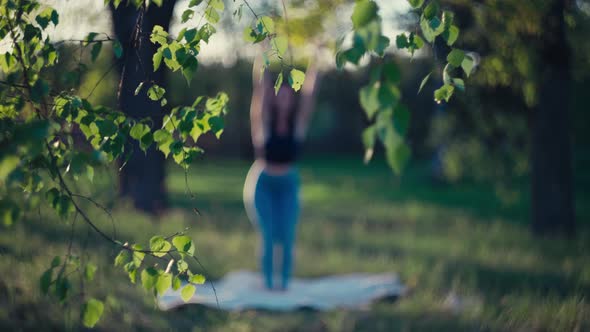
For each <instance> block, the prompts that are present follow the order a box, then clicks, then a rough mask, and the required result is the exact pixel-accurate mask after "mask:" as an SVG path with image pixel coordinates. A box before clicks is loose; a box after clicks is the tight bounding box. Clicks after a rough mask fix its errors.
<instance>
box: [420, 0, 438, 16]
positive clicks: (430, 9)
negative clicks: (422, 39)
mask: <svg viewBox="0 0 590 332" xmlns="http://www.w3.org/2000/svg"><path fill="white" fill-rule="evenodd" d="M439 10H440V5H439V4H438V0H432V1H430V3H429V4H428V5H427V6H426V8H424V14H423V15H424V17H425V18H426V19H427V20H430V19H432V18H433V17H435V16H436V15H438V12H439Z"/></svg>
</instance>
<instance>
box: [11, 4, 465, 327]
mask: <svg viewBox="0 0 590 332" xmlns="http://www.w3.org/2000/svg"><path fill="white" fill-rule="evenodd" d="M409 2H410V5H411V6H412V7H413V8H415V10H416V11H417V12H419V13H420V28H421V32H422V35H421V36H420V35H418V34H417V33H409V34H402V35H399V36H397V37H396V39H395V41H396V42H395V44H396V46H397V47H398V48H399V49H407V50H408V51H409V52H410V54H412V55H413V54H414V53H415V52H416V51H418V50H420V49H422V48H423V47H424V45H425V44H426V43H433V42H434V40H435V39H436V38H437V37H439V36H441V37H442V38H444V40H445V41H446V42H447V44H448V45H449V46H452V45H453V44H454V43H455V42H456V40H457V38H458V36H459V29H458V28H457V27H456V26H455V25H454V24H453V14H452V13H451V12H448V11H442V12H441V10H440V6H439V5H438V2H437V1H436V0H432V1H428V3H425V1H418V0H409ZM105 3H112V4H113V6H114V7H115V8H117V7H118V6H121V5H132V6H135V7H136V8H137V10H138V11H145V10H147V8H148V7H149V6H161V5H162V0H151V1H143V0H129V1H121V0H106V1H105ZM245 3H246V4H247V2H245ZM247 7H248V8H250V10H251V7H250V6H249V5H248V6H247ZM241 8H242V7H241V6H240V7H239V8H238V9H236V11H235V12H234V17H235V16H238V17H241ZM225 9H226V8H225V4H224V2H223V1H222V0H210V1H201V0H191V1H190V2H189V3H188V8H187V9H186V10H184V12H183V13H182V17H181V19H182V21H183V22H186V21H188V20H190V19H191V18H192V17H194V16H195V15H199V14H200V15H202V17H203V18H204V20H205V21H206V22H205V23H203V24H202V25H200V24H199V25H200V26H195V27H191V28H185V29H183V30H181V31H180V33H179V34H178V36H177V37H176V38H173V37H172V36H170V35H169V33H168V32H167V31H165V30H164V28H163V27H162V26H155V27H154V28H153V30H152V31H149V32H145V31H136V32H137V33H136V34H135V35H139V33H149V36H150V42H151V43H153V44H155V45H156V47H157V50H156V52H155V53H154V55H153V58H152V62H153V68H154V70H158V69H159V68H160V67H162V66H165V67H166V68H167V69H169V70H170V71H172V72H180V73H181V74H182V75H183V77H184V78H185V79H186V81H187V84H190V82H191V80H192V79H193V77H194V76H195V73H196V71H197V70H198V65H199V61H198V55H199V53H200V51H201V47H202V46H203V45H204V44H207V43H208V42H209V39H210V38H211V36H212V35H213V34H215V33H216V28H215V26H214V25H215V24H217V23H218V22H219V20H220V18H221V15H222V14H223V12H224V10H225ZM252 14H253V15H254V17H255V19H254V22H253V24H252V25H250V26H248V27H247V28H246V29H245V30H244V39H245V40H246V41H249V42H251V43H253V44H257V43H261V42H266V43H267V45H268V49H267V50H266V51H265V53H264V59H265V61H264V66H263V67H264V68H266V67H268V66H269V65H270V61H271V60H276V61H278V62H279V63H280V64H281V72H280V74H279V75H278V78H277V81H276V82H275V92H276V93H278V90H279V88H280V87H281V85H282V84H283V81H284V80H285V79H286V80H287V81H288V83H289V85H290V86H291V87H292V88H293V89H294V90H295V91H298V90H300V89H301V87H302V85H303V82H304V81H305V73H304V72H303V71H301V70H299V69H297V68H294V66H293V65H292V64H287V63H285V56H286V54H287V53H288V52H290V51H289V47H290V43H291V40H290V38H289V34H288V33H287V23H288V22H287V21H286V15H285V19H284V20H283V19H281V18H277V17H270V16H259V15H257V14H256V13H255V12H254V11H253V10H252ZM285 14H286V13H285ZM0 18H1V19H2V20H1V23H0V39H1V40H4V39H6V40H7V41H8V42H9V43H10V44H11V45H12V47H11V48H10V49H9V50H8V51H7V52H5V53H4V54H0V70H1V72H0V100H2V103H1V105H0V146H2V149H1V150H0V183H1V184H2V186H0V191H1V193H2V195H1V198H0V207H1V210H0V218H1V219H2V221H3V223H4V224H5V225H7V226H9V225H11V224H13V223H14V222H16V221H17V220H18V219H19V218H21V216H22V214H23V211H28V210H31V209H33V208H35V207H38V206H39V205H40V204H44V203H46V204H47V205H48V206H50V207H51V208H53V209H54V210H55V211H56V213H57V215H58V216H59V217H60V218H61V219H62V220H63V221H64V222H68V221H70V222H71V223H72V224H73V223H75V222H76V220H77V219H78V218H80V219H82V220H83V222H85V223H86V224H87V226H88V227H90V228H91V229H93V230H94V231H95V232H97V233H98V234H99V235H100V236H102V237H103V238H104V239H105V240H106V241H109V242H111V243H112V244H113V245H114V246H117V247H118V248H119V249H120V252H119V254H118V255H117V256H116V258H115V260H114V263H115V265H116V266H119V267H121V268H122V269H123V270H124V271H125V273H127V275H128V276H129V279H130V281H131V282H132V283H136V282H137V281H138V280H140V282H141V285H142V286H143V288H145V289H146V290H147V291H149V292H152V293H153V294H154V295H155V296H158V295H162V294H163V293H164V292H165V291H166V290H168V289H169V288H172V289H175V290H177V289H181V294H182V297H183V298H184V299H185V300H188V299H189V298H190V297H191V296H192V295H193V294H194V292H195V291H196V285H199V284H202V283H203V282H204V281H205V278H204V277H203V276H202V275H200V274H194V273H193V272H192V271H191V270H190V269H189V264H188V260H190V259H194V260H196V258H195V256H194V254H195V245H194V243H193V242H192V240H191V239H190V237H188V236H186V235H184V234H182V233H177V234H174V235H172V236H168V237H165V236H161V235H155V236H153V237H152V238H151V239H150V241H149V244H147V245H146V246H145V247H144V246H142V245H141V244H138V243H136V244H128V243H126V242H123V241H120V240H119V239H114V238H111V237H110V236H108V235H107V234H106V233H104V232H103V231H102V230H101V229H100V228H99V227H97V226H96V225H95V224H94V223H93V221H92V220H91V219H90V218H89V217H88V216H87V215H86V213H85V211H84V210H83V209H82V208H81V206H80V203H79V200H80V199H84V197H83V196H80V195H78V194H76V193H75V192H74V191H73V189H72V188H71V187H70V186H69V185H68V183H69V182H70V181H72V180H74V181H76V180H79V179H80V177H85V178H87V179H89V180H90V181H92V180H93V178H94V170H95V168H96V167H100V166H103V165H108V164H112V163H114V162H115V161H117V160H121V161H122V166H121V168H122V167H125V161H126V160H128V159H129V156H130V155H131V154H132V153H142V152H146V151H147V149H148V148H150V147H151V146H155V147H156V148H157V150H159V151H160V152H161V153H162V154H163V155H164V156H165V157H166V158H168V157H172V159H173V160H174V162H175V163H177V164H178V165H180V166H181V167H182V168H183V169H184V170H187V169H188V168H189V167H190V165H191V163H192V162H193V161H194V160H195V159H196V158H197V157H198V156H199V155H200V154H202V153H203V150H202V149H201V148H200V147H199V146H198V141H199V138H200V137H201V135H203V134H206V133H212V134H214V135H215V136H216V137H218V138H219V137H220V136H221V134H222V133H223V129H224V120H223V118H224V115H225V114H226V112H227V105H228V102H229V97H228V95H227V94H226V93H224V92H219V93H218V94H217V95H215V96H213V97H211V96H199V97H197V98H195V100H194V102H193V103H192V104H191V105H179V106H174V107H171V106H170V105H169V104H168V99H167V98H166V90H165V88H164V87H162V86H159V85H157V84H155V83H154V82H152V81H149V80H148V79H146V80H144V81H143V82H140V83H139V84H138V86H137V87H136V88H135V95H139V94H142V93H143V94H145V96H147V97H148V99H149V100H150V101H151V102H153V103H157V104H158V105H159V106H160V107H161V109H162V111H163V112H165V113H166V115H165V116H164V121H163V124H162V126H161V127H159V128H156V127H154V124H153V122H152V121H151V119H150V118H133V117H130V116H128V115H126V114H124V113H122V112H120V111H119V110H116V109H111V108H109V107H106V106H102V105H93V104H92V103H91V102H90V101H89V99H88V97H82V96H80V95H79V91H78V87H74V88H73V89H68V90H63V91H58V90H56V89H55V88H54V85H53V84H52V82H51V81H50V80H49V79H48V76H47V75H46V72H47V70H48V69H49V68H51V67H52V66H54V65H55V64H56V63H57V61H58V60H59V58H60V57H61V56H62V54H61V52H62V51H61V49H60V48H59V47H56V45H55V44H54V43H52V41H51V40H50V38H49V37H48V36H47V33H45V30H46V29H47V28H48V27H50V26H51V25H53V26H55V25H57V24H59V15H58V13H57V12H56V11H55V10H54V9H52V8H50V7H45V6H44V7H42V6H41V5H40V4H39V3H38V2H37V1H35V0H0ZM351 20H352V25H353V42H352V46H351V47H349V48H347V49H345V50H341V51H339V52H338V53H337V54H336V59H335V60H336V64H337V66H338V67H339V68H342V67H343V66H344V65H346V64H347V63H351V64H354V65H358V64H359V62H360V59H361V58H362V57H363V56H364V55H369V56H370V57H375V58H380V59H382V60H380V61H379V63H378V64H375V65H374V66H373V68H372V70H371V77H370V81H369V83H368V84H367V85H366V86H365V87H363V88H362V89H361V90H360V91H359V99H360V103H361V105H362V107H363V109H364V111H365V113H366V115H367V118H368V119H369V120H370V121H371V122H372V123H371V125H370V126H369V127H368V128H367V129H366V130H365V132H364V133H363V137H362V139H363V142H364V144H365V147H366V151H367V152H366V154H365V159H366V161H367V162H368V161H369V160H370V159H371V156H372V154H373V153H372V151H373V148H374V145H375V143H376V141H377V140H379V141H380V142H382V144H383V145H384V147H385V150H386V157H387V161H388V163H389V165H390V166H391V168H392V169H393V170H394V171H396V172H397V173H399V172H401V171H402V169H403V167H404V165H405V164H406V162H407V160H408V159H409V157H410V149H409V148H408V146H407V145H406V143H405V142H404V136H405V134H406V132H407V128H408V123H409V118H410V113H409V111H408V109H407V108H406V107H404V106H403V104H402V103H401V93H400V90H399V87H398V84H399V81H400V72H399V68H398V67H397V65H396V64H395V63H394V62H392V61H391V60H390V59H384V56H385V50H386V49H387V48H388V47H389V46H390V38H389V37H387V36H385V35H383V33H382V27H381V17H380V15H379V7H378V5H377V3H376V2H375V1H373V0H358V1H356V2H355V5H354V9H353V14H352V16H351ZM135 29H139V25H138V26H136V27H135ZM102 35H103V34H99V33H95V32H92V33H90V34H88V36H87V37H86V38H85V39H84V40H83V41H81V43H80V47H81V48H82V50H81V51H82V52H83V51H87V52H89V55H90V57H89V60H90V61H95V60H96V59H97V58H98V57H99V55H100V54H101V52H102V51H103V50H104V49H105V48H104V47H103V44H104V43H111V44H112V48H111V49H112V52H113V55H114V56H115V57H116V58H121V57H122V56H124V54H123V47H122V45H121V43H120V42H119V41H117V40H114V39H113V38H110V37H108V35H105V36H106V38H104V37H102ZM129 56H132V55H129ZM447 60H448V64H447V67H446V68H445V71H444V73H443V77H444V79H445V85H444V86H443V87H442V88H441V89H439V90H437V91H435V94H434V97H435V99H436V100H437V101H442V100H445V101H448V100H449V99H450V98H451V97H452V95H453V93H454V91H455V89H459V90H462V89H464V81H463V80H462V79H461V78H459V77H452V76H451V74H452V73H453V70H455V69H458V68H461V69H462V70H463V71H464V73H465V75H466V76H469V74H471V72H472V70H473V67H474V59H473V58H472V57H471V56H470V55H469V54H466V53H465V52H464V51H462V50H459V49H454V50H453V51H452V52H451V54H449V57H448V58H447ZM85 68H86V65H85V64H84V63H83V59H82V57H80V63H79V66H78V68H77V69H75V70H77V71H79V72H82V71H84V70H85ZM264 68H263V69H264ZM283 72H284V73H283ZM66 74H72V73H66ZM285 76H286V77H285ZM146 77H149V75H146ZM427 79H428V78H425V80H424V82H425V81H427ZM424 82H423V84H422V86H423V85H424ZM134 141H135V142H137V143H138V145H139V147H140V150H141V151H133V150H132V146H133V144H131V143H132V142H134ZM87 199H88V198H87ZM144 248H149V249H144ZM160 263H163V264H160ZM75 271H81V274H82V275H83V279H84V280H85V281H87V282H88V281H92V280H93V279H94V277H95V275H96V271H97V267H96V266H95V265H93V264H92V263H91V262H82V261H81V260H80V258H79V257H78V256H76V255H75V253H72V252H68V253H67V255H65V256H64V258H60V257H56V258H55V259H54V260H53V261H52V262H51V266H50V267H49V268H48V269H47V270H46V271H45V272H44V273H43V274H42V275H41V277H40V279H39V286H40V289H41V291H42V292H43V293H44V294H52V295H53V296H55V297H56V298H57V299H58V300H59V301H60V302H62V303H65V302H66V301H79V302H80V305H81V315H80V319H81V321H82V322H83V324H84V325H85V326H87V327H93V326H95V325H96V324H97V322H98V321H99V319H100V317H101V315H102V313H103V311H104V304H103V303H102V302H101V301H100V300H98V299H95V298H89V297H88V295H87V294H85V293H83V292H82V294H81V295H82V296H74V295H77V294H75V293H76V291H78V290H77V289H76V288H77V286H74V283H73V282H72V281H71V280H70V279H69V277H68V276H69V275H70V274H71V273H72V272H75Z"/></svg>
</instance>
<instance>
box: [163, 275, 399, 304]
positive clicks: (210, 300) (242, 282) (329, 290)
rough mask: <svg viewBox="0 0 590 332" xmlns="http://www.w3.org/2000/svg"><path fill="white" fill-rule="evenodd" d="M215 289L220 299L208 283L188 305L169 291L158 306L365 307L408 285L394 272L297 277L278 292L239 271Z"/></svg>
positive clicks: (219, 281) (221, 281)
mask: <svg viewBox="0 0 590 332" xmlns="http://www.w3.org/2000/svg"><path fill="white" fill-rule="evenodd" d="M214 286H215V291H216V293H217V298H216V295H215V292H214V291H213V288H212V286H211V283H209V282H207V283H205V284H204V285H200V286H198V287H197V291H196V293H195V295H194V296H193V297H192V298H191V299H190V300H189V301H188V302H184V301H183V300H182V298H181V297H180V290H178V291H173V290H169V291H168V292H166V293H165V294H164V295H163V296H161V297H159V298H158V306H159V307H160V309H162V310H169V309H172V308H175V307H178V306H182V305H184V304H187V303H198V304H203V305H206V306H209V307H214V308H219V309H222V310H228V311H239V310H246V309H265V310H271V311H292V310H297V309H303V308H308V309H314V310H330V309H336V308H363V307H367V306H368V305H370V304H371V302H373V301H375V300H378V299H382V298H390V297H398V296H401V295H403V293H404V291H405V287H404V285H402V284H401V283H400V282H399V279H398V278H397V276H396V275H395V274H391V273H383V274H365V273H354V274H346V275H338V276H328V277H321V278H314V279H298V278H294V279H293V280H292V281H291V284H290V286H289V289H288V290H287V291H284V292H274V291H269V290H266V289H265V288H264V287H262V280H261V278H260V275H259V274H258V273H255V272H250V271H236V272H231V273H229V274H228V275H226V276H225V277H224V278H223V279H221V280H218V281H216V282H214ZM218 302H219V307H218V304H217V303H218Z"/></svg>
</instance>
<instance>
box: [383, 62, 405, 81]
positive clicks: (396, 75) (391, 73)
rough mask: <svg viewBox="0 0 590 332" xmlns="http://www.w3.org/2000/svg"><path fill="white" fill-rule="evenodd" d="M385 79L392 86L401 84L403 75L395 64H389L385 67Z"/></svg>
mask: <svg viewBox="0 0 590 332" xmlns="http://www.w3.org/2000/svg"><path fill="white" fill-rule="evenodd" d="M383 77H384V78H385V79H386V80H387V81H388V82H390V83H391V84H397V83H399V81H400V79H401V73H400V70H399V67H398V66H397V65H396V64H395V62H388V63H386V64H385V65H383Z"/></svg>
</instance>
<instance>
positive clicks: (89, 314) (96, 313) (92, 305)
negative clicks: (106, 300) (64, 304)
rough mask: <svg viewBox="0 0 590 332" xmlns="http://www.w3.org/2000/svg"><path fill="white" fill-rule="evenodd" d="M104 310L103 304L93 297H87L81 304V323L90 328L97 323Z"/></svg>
mask: <svg viewBox="0 0 590 332" xmlns="http://www.w3.org/2000/svg"><path fill="white" fill-rule="evenodd" d="M103 311H104V304H103V303H102V302H101V301H99V300H97V299H94V298H91V299H89V300H88V301H86V303H84V304H83V305H82V311H81V316H82V324H84V326H86V327H88V328H92V327H94V326H95V325H96V323H98V321H99V320H100V317H101V316H102V313H103Z"/></svg>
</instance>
